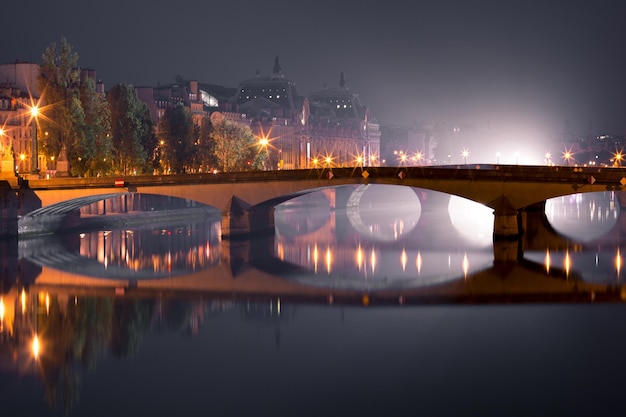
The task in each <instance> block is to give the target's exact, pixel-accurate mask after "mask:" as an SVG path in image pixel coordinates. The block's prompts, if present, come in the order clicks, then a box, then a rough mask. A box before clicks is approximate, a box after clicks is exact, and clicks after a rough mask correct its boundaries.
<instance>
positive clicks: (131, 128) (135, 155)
mask: <svg viewBox="0 0 626 417" xmlns="http://www.w3.org/2000/svg"><path fill="white" fill-rule="evenodd" d="M107 102H108V103H109V107H110V111H111V143H112V146H113V151H112V155H113V164H114V166H115V169H116V171H117V172H119V173H122V174H125V175H126V174H130V173H134V172H138V171H139V172H140V171H142V170H143V169H144V168H145V167H146V161H147V153H146V148H145V147H144V144H143V143H142V140H144V139H146V138H148V139H150V135H151V134H152V132H151V128H150V126H149V125H148V123H147V122H146V112H147V106H146V105H145V103H143V102H142V101H141V100H139V97H138V96H137V91H136V90H135V88H134V87H133V86H132V85H127V84H117V85H115V86H113V87H112V88H111V89H110V90H109V92H108V94H107Z"/></svg>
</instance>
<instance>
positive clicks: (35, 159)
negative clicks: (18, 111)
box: [30, 106, 39, 174]
mask: <svg viewBox="0 0 626 417" xmlns="http://www.w3.org/2000/svg"><path fill="white" fill-rule="evenodd" d="M30 114H31V120H30V123H31V129H32V134H31V145H30V146H31V160H30V171H31V173H33V174H39V149H38V143H37V115H39V108H38V107H37V106H33V107H31V108H30Z"/></svg>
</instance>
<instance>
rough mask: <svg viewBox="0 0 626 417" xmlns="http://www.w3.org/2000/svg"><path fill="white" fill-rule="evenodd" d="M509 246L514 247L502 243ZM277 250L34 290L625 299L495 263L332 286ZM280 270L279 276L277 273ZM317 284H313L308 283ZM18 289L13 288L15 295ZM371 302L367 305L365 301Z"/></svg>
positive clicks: (255, 248)
mask: <svg viewBox="0 0 626 417" xmlns="http://www.w3.org/2000/svg"><path fill="white" fill-rule="evenodd" d="M503 243H505V244H507V243H508V242H503ZM270 246H271V245H267V244H265V243H264V244H263V245H258V244H254V243H253V244H250V243H249V242H236V241H228V240H227V241H224V242H222V260H221V262H220V263H219V264H217V265H216V266H214V267H213V268H211V269H208V270H204V271H199V272H195V273H190V274H184V275H180V276H176V277H171V278H156V279H142V280H133V279H122V278H121V277H118V278H111V279H96V278H90V277H86V276H81V275H77V274H72V273H68V272H62V271H58V270H55V269H53V268H48V267H43V269H42V270H41V272H40V274H39V275H38V277H37V279H36V280H35V282H34V283H33V284H32V285H31V291H44V292H50V293H52V294H67V295H68V296H75V295H86V294H89V295H96V294H100V295H102V296H118V297H119V296H124V297H148V298H154V297H163V296H167V297H174V296H175V297H190V298H193V297H202V298H203V299H216V300H220V299H221V300H257V301H261V300H277V299H279V300H282V301H283V302H312V303H337V304H354V303H361V302H364V303H365V302H367V303H372V304H403V303H406V304H432V303H503V302H504V303H514V302H523V303H526V302H589V301H620V300H622V301H623V299H624V298H625V296H626V289H625V288H622V287H620V286H618V285H606V284H594V283H587V282H583V281H582V280H581V279H580V278H579V277H576V276H575V275H569V276H566V274H565V273H564V272H563V271H560V270H552V271H550V272H549V273H548V272H546V270H545V268H544V267H543V265H539V264H534V263H532V262H528V261H522V262H519V263H506V264H501V263H494V265H493V266H492V267H490V268H487V269H484V270H482V271H478V272H476V273H474V274H471V275H468V276H467V277H463V276H459V277H458V278H456V279H450V280H448V281H446V282H441V283H437V284H434V285H428V286H421V287H413V288H395V287H394V286H393V285H390V286H389V287H388V288H384V287H380V288H376V289H373V290H372V289H368V288H358V287H354V288H329V287H324V286H322V285H320V286H314V285H307V284H306V280H305V281H304V282H303V281H301V280H298V279H293V275H294V273H296V274H301V273H303V271H302V270H300V269H298V268H297V267H294V266H290V265H289V264H285V263H282V262H280V261H279V260H277V259H276V258H274V257H273V256H271V255H270V254H269V253H268V249H267V248H268V247H270ZM272 271H280V272H272ZM309 281H311V280H309ZM14 290H16V288H15V287H14V289H13V290H12V292H13V291H14ZM366 299H367V301H366Z"/></svg>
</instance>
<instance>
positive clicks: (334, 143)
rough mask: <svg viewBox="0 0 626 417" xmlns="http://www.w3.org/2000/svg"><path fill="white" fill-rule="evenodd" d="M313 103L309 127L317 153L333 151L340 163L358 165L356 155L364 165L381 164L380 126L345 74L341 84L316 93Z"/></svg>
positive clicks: (342, 76) (310, 98) (308, 130)
mask: <svg viewBox="0 0 626 417" xmlns="http://www.w3.org/2000/svg"><path fill="white" fill-rule="evenodd" d="M309 106H310V112H311V115H310V117H309V123H308V124H307V128H306V130H307V133H308V137H309V138H310V139H311V143H312V144H313V145H314V146H315V149H313V153H314V154H315V155H324V154H326V153H328V152H330V153H332V154H333V155H336V156H337V157H338V161H339V165H354V161H355V158H356V157H361V158H362V161H363V162H362V163H363V164H364V165H369V166H377V165H379V164H380V126H379V125H378V123H376V122H375V121H374V120H373V119H372V118H371V117H370V112H369V108H368V107H366V106H364V105H363V104H361V101H360V99H359V96H358V94H356V93H354V92H352V91H350V89H349V88H348V87H347V85H346V81H345V78H344V74H343V73H341V75H340V78H339V86H338V87H336V88H326V89H324V90H321V91H317V92H314V93H312V94H311V95H310V96H309Z"/></svg>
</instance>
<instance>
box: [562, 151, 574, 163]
mask: <svg viewBox="0 0 626 417" xmlns="http://www.w3.org/2000/svg"><path fill="white" fill-rule="evenodd" d="M572 156H573V155H572V151H570V150H569V149H566V150H565V152H563V159H565V162H567V165H569V161H570V159H572Z"/></svg>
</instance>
